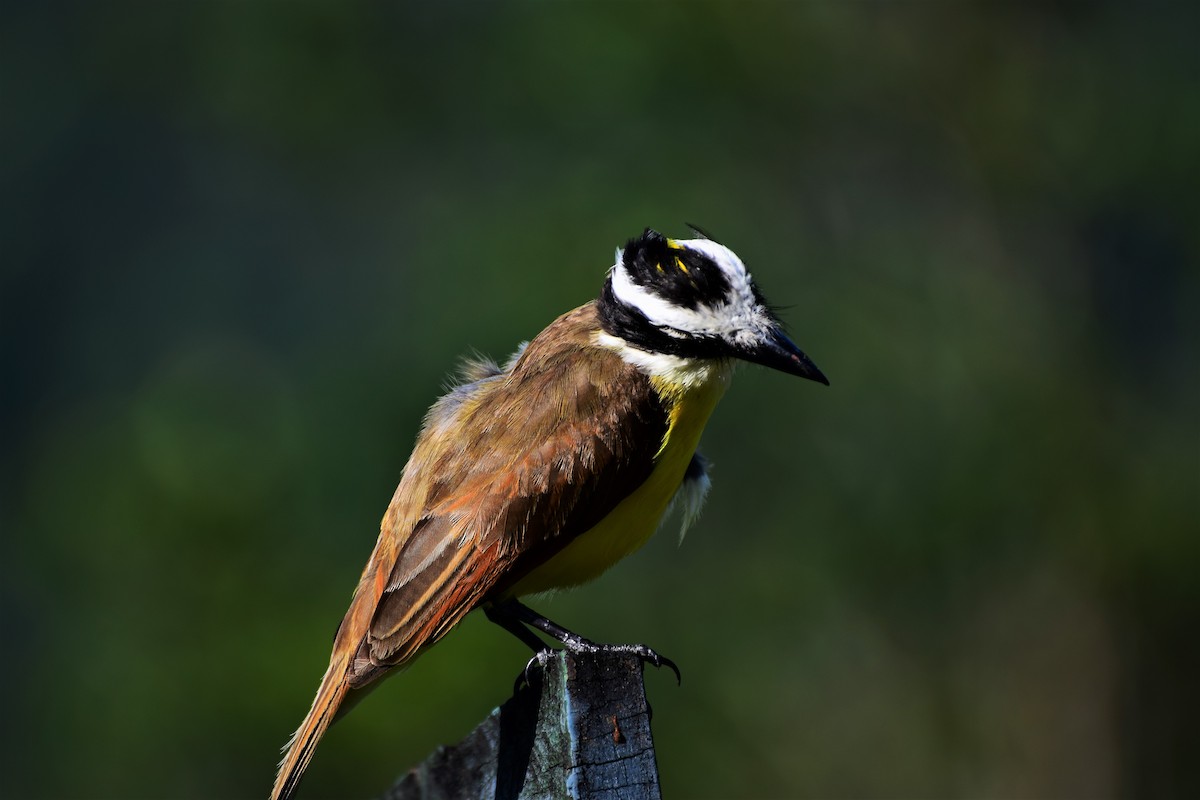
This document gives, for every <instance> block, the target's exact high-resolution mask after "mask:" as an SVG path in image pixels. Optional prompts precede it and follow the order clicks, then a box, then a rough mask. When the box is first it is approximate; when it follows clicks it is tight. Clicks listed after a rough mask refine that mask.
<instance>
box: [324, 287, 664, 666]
mask: <svg viewBox="0 0 1200 800" xmlns="http://www.w3.org/2000/svg"><path fill="white" fill-rule="evenodd" d="M597 327H598V326H597V325H596V322H595V309H594V307H593V306H591V305H590V304H589V305H587V306H583V307H582V308H580V309H576V310H575V311H573V312H571V313H570V314H567V315H564V316H563V317H561V318H560V319H559V320H557V321H556V322H555V323H554V324H552V325H551V326H550V327H549V328H547V329H546V330H545V331H544V332H543V333H542V334H541V335H540V336H538V337H537V338H536V339H534V340H533V341H532V342H531V343H530V344H529V346H528V347H527V348H526V350H525V352H524V354H523V355H522V357H521V359H520V361H519V362H518V363H517V364H516V365H515V366H514V368H513V369H512V371H511V373H509V374H507V375H504V376H499V377H496V378H491V379H488V380H485V381H482V382H480V383H479V384H477V385H476V386H475V387H473V388H472V389H470V390H459V392H460V395H459V396H454V395H451V396H450V398H448V400H447V403H448V404H449V405H447V406H445V407H443V408H440V409H439V408H438V407H435V409H434V412H433V415H432V416H431V419H430V421H429V423H428V424H427V426H426V430H425V431H424V432H423V433H422V435H421V438H420V439H419V441H418V443H417V446H416V448H415V449H414V451H413V456H412V458H411V460H410V462H409V465H408V466H407V467H406V468H405V477H404V479H403V481H402V482H401V485H400V487H399V488H398V489H397V492H396V496H395V498H393V501H392V505H391V506H390V507H389V509H388V514H387V515H386V516H385V518H384V526H383V531H382V532H381V535H380V540H379V543H378V544H377V545H376V550H375V553H374V554H373V555H372V558H371V562H369V563H368V566H367V571H366V572H364V575H363V582H362V583H361V584H360V586H359V592H358V594H362V593H363V592H364V590H366V591H367V592H368V593H369V594H371V595H374V596H375V597H377V598H378V602H377V603H375V604H373V605H374V608H373V612H372V613H371V615H370V619H369V623H368V624H367V625H365V626H364V627H365V628H366V630H365V636H363V638H362V639H361V641H360V644H359V647H358V651H357V653H356V656H355V659H354V665H353V668H352V678H351V681H352V684H353V685H354V686H362V685H364V684H366V683H369V682H370V681H371V680H373V679H375V678H376V677H378V676H379V675H380V674H382V672H384V671H386V670H387V669H389V668H390V667H392V666H396V665H398V664H401V663H404V662H405V661H407V660H409V659H411V658H412V657H413V656H415V655H416V654H417V653H418V652H419V651H420V650H421V649H422V648H424V647H426V646H428V645H430V644H432V643H433V642H435V641H437V640H438V639H439V638H440V637H441V636H443V635H444V634H445V633H446V632H447V631H449V629H450V628H451V627H452V626H453V625H454V624H456V623H457V622H458V621H459V620H460V619H462V617H463V616H464V615H465V614H466V613H467V612H468V611H470V610H471V609H473V608H475V607H476V606H478V605H479V604H480V603H481V602H483V601H485V600H486V599H487V598H488V597H489V595H492V594H494V593H495V592H497V591H500V590H502V589H503V588H505V587H506V586H509V585H511V584H512V583H515V582H516V580H518V579H519V578H520V577H521V576H522V575H524V574H525V573H526V572H528V571H529V570H530V569H532V568H533V567H535V566H536V565H538V564H540V563H542V562H544V561H545V560H546V559H548V558H549V557H550V556H551V555H553V554H554V553H556V552H558V550H560V549H562V548H563V547H565V546H566V545H567V544H568V543H569V542H570V541H571V540H572V539H573V538H574V537H575V536H577V535H578V534H580V533H583V532H584V531H586V530H588V529H589V528H591V527H592V526H593V525H594V524H595V523H596V522H598V521H599V520H600V519H601V518H602V517H603V516H604V515H605V514H606V513H607V512H608V511H609V510H610V509H611V508H612V507H613V506H615V505H616V504H617V503H618V502H620V500H622V499H623V498H624V497H626V496H627V495H628V494H629V493H630V492H632V491H633V490H634V489H635V488H637V486H639V485H640V484H641V483H642V482H643V481H644V480H645V479H646V477H647V476H648V475H649V474H650V472H651V470H652V469H653V466H654V456H655V454H656V453H657V452H658V449H659V447H660V445H661V443H662V439H663V435H664V434H665V432H666V429H667V423H668V420H667V412H666V409H665V408H664V406H663V404H662V403H661V401H660V400H659V399H658V396H657V394H656V393H655V392H654V391H653V390H652V388H651V386H650V382H649V380H647V379H646V378H645V376H643V375H642V374H641V373H640V372H638V371H637V370H635V369H633V368H631V367H629V366H628V365H626V364H625V363H624V362H622V361H621V359H620V358H619V357H617V356H616V355H615V354H613V353H611V352H609V351H607V350H604V349H602V348H599V347H596V346H594V345H593V344H592V343H591V342H590V336H591V332H592V331H594V330H596V329H597ZM414 520H415V521H414ZM355 599H356V602H355V603H354V604H353V605H352V606H351V611H350V613H349V614H347V619H346V621H345V622H343V628H344V629H345V628H346V627H347V624H348V623H349V627H350V628H358V629H359V630H362V629H363V628H359V626H358V625H356V624H354V623H353V622H352V621H351V618H352V617H355V616H356V614H355V610H356V609H355V606H359V607H360V608H361V607H362V606H363V605H365V604H363V603H360V602H358V601H359V600H360V598H359V597H358V596H357V595H356V598H355ZM364 599H365V598H364ZM365 611H366V609H365V608H362V612H365ZM357 616H358V619H359V620H360V621H361V622H367V620H366V619H365V613H361V612H360V614H359V615H357ZM344 632H345V633H349V632H350V631H344ZM360 635H361V634H360Z"/></svg>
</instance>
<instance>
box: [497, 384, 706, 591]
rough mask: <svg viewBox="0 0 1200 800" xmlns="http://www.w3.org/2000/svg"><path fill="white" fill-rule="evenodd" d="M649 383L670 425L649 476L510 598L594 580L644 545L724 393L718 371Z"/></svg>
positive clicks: (541, 567)
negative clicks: (680, 380)
mask: <svg viewBox="0 0 1200 800" xmlns="http://www.w3.org/2000/svg"><path fill="white" fill-rule="evenodd" d="M651 380H652V381H653V382H654V386H655V389H656V390H657V391H658V392H659V393H660V394H661V395H662V396H663V398H664V399H665V400H666V401H667V403H668V407H669V409H670V412H669V420H670V421H669V424H668V425H667V432H666V434H665V435H664V436H663V441H662V446H661V447H660V449H659V451H658V454H657V455H656V456H655V459H654V469H653V471H652V472H651V473H650V476H649V477H648V478H646V481H645V482H644V483H643V484H642V485H641V486H639V487H638V488H637V489H635V490H634V491H633V492H632V493H631V494H630V495H629V496H627V497H626V498H625V499H624V500H622V501H621V502H620V503H618V504H617V505H616V506H615V507H614V508H613V510H612V511H611V512H609V514H608V515H606V516H605V517H604V519H602V520H600V522H599V523H598V524H596V525H595V526H594V527H592V528H591V529H589V530H587V531H586V532H584V533H582V534H580V535H579V536H578V537H576V538H575V540H574V541H572V542H571V543H570V544H569V545H567V546H566V547H565V548H563V549H562V550H561V551H559V552H558V553H557V554H556V555H555V556H554V557H552V558H551V559H550V560H548V561H547V562H546V563H544V564H542V565H541V566H539V567H537V568H535V569H534V570H533V571H531V572H530V573H529V574H528V575H526V576H525V577H524V578H522V579H521V581H520V582H519V583H517V584H516V585H515V586H514V587H513V588H512V592H511V593H512V594H513V595H516V596H520V595H526V594H534V593H536V592H544V591H548V590H551V589H562V588H566V587H568V586H576V585H578V584H581V583H586V582H587V581H590V580H593V579H595V578H598V577H599V576H600V575H601V574H602V573H604V571H605V570H607V569H608V568H609V567H611V566H612V565H613V564H615V563H617V562H618V561H620V560H621V559H622V558H624V557H625V556H627V555H629V554H630V553H632V552H634V551H635V550H637V549H638V548H640V547H641V546H642V545H644V544H645V543H646V541H647V540H648V539H649V538H650V536H651V535H652V534H653V533H654V531H655V530H656V529H657V528H658V524H659V522H660V521H661V519H662V515H663V512H664V511H666V508H667V505H668V504H669V503H670V502H671V498H672V497H674V496H675V492H676V490H677V489H678V488H679V484H680V483H681V482H682V481H683V474H684V472H685V471H686V470H687V466H688V463H689V462H690V461H691V459H692V456H693V455H694V454H695V452H696V446H697V445H698V444H699V442H700V434H701V432H702V431H703V430H704V426H705V424H706V423H707V422H708V418H709V416H710V415H711V414H712V411H713V409H714V408H715V407H716V405H717V401H718V400H720V399H721V396H722V395H723V394H724V393H725V389H726V387H727V386H728V384H729V376H728V372H727V371H726V370H724V369H721V370H715V371H714V375H713V377H712V379H711V380H705V381H699V382H692V383H690V384H687V385H684V384H674V383H671V382H670V381H669V380H668V379H666V378H661V377H655V378H652V379H651Z"/></svg>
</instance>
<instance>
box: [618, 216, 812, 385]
mask: <svg viewBox="0 0 1200 800" xmlns="http://www.w3.org/2000/svg"><path fill="white" fill-rule="evenodd" d="M693 230H694V231H695V232H696V234H697V235H698V237H699V238H696V239H668V238H667V237H666V236H663V235H662V234H661V233H659V232H657V231H655V230H651V229H650V228H647V229H646V230H645V232H644V233H642V235H641V236H639V237H637V238H635V239H630V240H629V241H628V242H626V244H625V247H623V248H621V249H619V250H617V263H616V264H614V265H613V267H612V269H611V270H610V271H609V274H608V280H607V281H606V282H605V284H604V291H603V292H602V293H601V296H600V300H599V303H598V308H599V311H600V319H601V323H602V324H603V326H604V328H605V330H606V331H607V332H608V333H610V334H612V335H613V336H617V337H620V338H621V339H623V340H624V341H625V342H628V343H629V344H630V345H632V346H633V347H636V348H638V349H641V350H645V351H647V352H650V353H662V354H665V355H673V356H679V357H681V358H709V359H712V358H739V359H742V360H744V361H751V362H754V363H756V364H763V365H765V366H768V367H771V368H773V369H777V370H781V371H783V372H787V373H790V374H792V375H799V376H800V377H802V378H808V379H809V380H814V381H818V382H819V383H824V384H826V385H828V383H829V381H828V380H826V378H825V376H824V375H822V374H821V371H820V370H819V369H817V366H816V365H815V364H813V362H812V361H811V360H810V359H809V358H808V356H806V355H805V354H804V353H803V352H801V350H800V348H798V347H796V345H795V344H793V343H792V340H791V339H789V338H788V337H787V334H785V333H784V331H783V325H782V323H781V322H780V321H779V318H778V317H777V316H776V315H775V312H774V311H772V310H771V308H770V306H769V305H768V304H767V302H766V300H765V299H764V298H763V296H762V293H761V292H760V291H759V290H758V287H757V286H756V285H755V284H754V279H753V278H751V277H750V273H749V272H747V271H746V265H745V264H743V263H742V260H741V259H740V258H738V257H737V255H736V254H735V253H734V252H733V251H732V250H730V249H729V248H728V247H725V246H724V245H721V244H718V243H717V242H715V241H713V240H712V239H710V238H708V237H707V236H706V235H705V234H703V233H702V232H701V231H700V230H699V229H696V228H693Z"/></svg>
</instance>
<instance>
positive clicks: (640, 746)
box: [378, 651, 662, 800]
mask: <svg viewBox="0 0 1200 800" xmlns="http://www.w3.org/2000/svg"><path fill="white" fill-rule="evenodd" d="M543 674H544V675H545V678H544V679H543V680H542V681H539V685H538V686H537V687H534V688H531V687H525V688H523V689H522V690H521V691H519V692H517V693H516V694H515V695H514V696H513V697H512V698H511V699H510V700H509V701H508V702H506V703H505V704H504V705H502V706H501V707H500V708H498V709H496V710H495V711H494V712H492V714H491V716H490V717H488V718H487V719H486V720H485V721H484V722H483V723H482V724H481V725H480V726H479V727H478V728H476V729H475V730H474V731H473V732H472V733H471V734H470V735H468V736H467V737H466V738H465V739H463V740H462V741H461V742H459V743H458V744H456V745H452V746H449V747H440V748H438V749H437V750H436V751H434V753H433V754H432V755H430V756H429V758H428V759H426V760H425V761H424V762H423V763H422V764H420V765H419V766H417V767H415V768H414V769H413V770H411V771H410V772H409V773H408V774H407V775H405V776H404V777H403V778H401V779H400V780H398V781H397V782H396V783H395V784H394V785H393V786H392V787H391V789H389V790H388V791H387V792H386V793H384V794H383V795H381V796H380V797H379V798H378V800H561V799H562V798H573V799H574V800H659V799H660V798H661V796H662V795H661V793H660V790H659V784H658V765H657V763H656V762H655V756H654V740H653V737H652V735H651V731H650V711H649V706H648V704H647V702H646V691H645V685H644V684H643V682H642V662H641V661H640V660H639V659H638V658H636V657H634V656H629V655H625V654H617V653H603V652H602V653H594V654H580V655H574V654H571V653H565V652H561V651H560V652H559V653H557V654H555V655H554V656H553V658H552V659H551V661H550V662H549V663H548V664H547V665H546V667H545V668H544V673H543Z"/></svg>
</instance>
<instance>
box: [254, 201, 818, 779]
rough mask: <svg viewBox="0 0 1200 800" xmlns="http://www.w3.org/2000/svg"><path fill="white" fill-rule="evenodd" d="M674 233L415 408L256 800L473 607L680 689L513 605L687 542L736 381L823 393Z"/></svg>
mask: <svg viewBox="0 0 1200 800" xmlns="http://www.w3.org/2000/svg"><path fill="white" fill-rule="evenodd" d="M688 227H689V229H690V230H691V232H692V236H693V238H688V239H673V238H669V237H667V236H665V235H663V234H661V233H659V232H657V231H655V230H653V229H651V228H646V229H645V230H644V231H643V232H642V234H641V235H640V236H636V237H633V238H631V239H629V240H628V241H627V242H626V243H625V245H624V246H623V247H619V248H618V249H617V252H616V260H615V263H614V264H613V265H612V267H611V268H610V269H609V271H608V274H607V277H606V278H605V281H604V284H603V287H602V289H601V291H600V294H599V296H598V297H597V298H596V299H595V300H592V301H590V302H588V303H585V304H584V305H582V306H579V307H578V308H576V309H574V310H572V311H568V312H567V313H565V314H563V315H562V316H560V317H558V319H556V320H554V321H553V322H552V323H550V325H549V326H548V327H546V328H545V329H544V330H543V331H542V332H541V333H539V334H538V335H537V336H535V337H534V338H533V339H531V340H530V341H529V342H527V343H524V344H522V345H521V346H520V347H519V348H518V350H517V351H516V353H514V354H513V356H512V357H511V358H510V359H509V360H508V361H507V362H506V363H505V364H503V365H499V364H497V363H495V362H492V361H489V360H487V359H482V358H479V359H475V360H473V361H469V362H467V364H466V366H465V368H464V370H463V375H462V382H461V383H460V384H459V385H457V386H455V387H453V388H451V389H450V390H449V392H448V393H447V394H446V395H445V396H443V397H441V398H440V399H439V400H437V401H436V402H435V403H434V404H433V406H432V407H431V408H430V410H429V412H428V414H427V415H426V417H425V420H424V423H423V426H422V429H421V432H420V434H419V435H418V437H417V440H416V444H415V445H414V448H413V451H412V455H411V456H410V458H409V460H408V463H407V465H406V466H405V467H404V470H403V473H402V476H401V479H400V484H399V486H398V487H397V489H396V491H395V494H394V495H393V497H392V500H391V503H390V504H389V505H388V507H387V511H386V512H385V514H384V516H383V520H382V522H381V524H380V532H379V538H378V540H377V542H376V544H375V548H374V550H373V551H372V553H371V556H370V558H369V559H368V560H367V563H366V566H365V567H364V569H363V572H362V576H361V578H360V579H359V581H358V585H357V588H356V589H355V591H354V595H353V598H352V600H351V602H350V607H349V610H347V612H346V614H345V617H344V618H343V620H342V622H341V625H340V626H339V627H338V630H337V634H336V636H335V638H334V644H333V652H332V654H331V656H330V660H329V666H328V669H327V670H326V671H325V674H324V676H323V677H322V679H321V683H320V686H319V688H318V690H317V693H316V697H315V698H314V700H313V703H312V707H311V709H310V710H309V712H308V714H307V715H306V716H305V718H304V720H303V722H302V723H301V725H300V727H299V728H298V729H297V730H296V732H295V734H293V736H292V737H291V739H290V740H289V741H288V743H287V745H285V747H284V755H283V760H282V761H281V762H280V764H279V769H278V772H277V775H276V780H275V784H274V787H273V790H272V793H271V798H272V800H287V798H290V797H292V795H293V794H294V793H295V791H296V789H297V786H298V784H299V781H300V778H301V776H302V775H303V774H304V771H305V770H306V768H307V767H308V765H309V762H310V760H311V759H312V756H313V752H314V750H315V748H316V746H317V743H318V742H319V741H320V739H321V737H322V736H323V735H324V733H325V731H326V729H327V728H328V727H329V725H330V724H331V723H332V722H333V721H334V719H335V718H337V717H338V716H340V714H339V712H344V711H345V710H347V709H348V708H350V707H351V706H352V705H353V704H354V702H356V701H357V699H359V698H361V696H362V695H363V694H364V693H365V692H366V691H367V690H368V689H370V688H372V687H373V685H375V684H376V682H377V681H378V680H379V679H380V678H382V677H383V676H385V675H387V674H389V673H393V672H395V671H397V670H398V669H400V668H401V667H403V666H405V665H406V664H409V663H411V662H412V661H413V660H414V659H415V658H417V657H418V656H419V655H420V654H421V653H423V652H424V651H425V650H427V649H428V648H429V647H431V646H432V645H433V644H434V643H436V642H437V641H438V640H440V639H441V638H442V637H443V636H445V635H446V634H447V633H448V632H449V631H450V630H451V629H452V628H453V627H454V626H455V625H456V624H457V623H458V622H459V621H460V620H462V619H463V617H464V616H465V615H466V614H467V613H469V612H470V611H472V610H474V609H477V608H481V609H483V611H484V613H485V615H486V616H487V617H488V618H489V619H490V620H492V621H493V622H496V623H497V624H499V625H501V626H502V627H504V628H505V629H507V630H509V631H510V632H512V633H513V634H515V635H516V636H517V637H518V638H520V639H521V640H522V641H523V642H525V643H526V644H527V645H529V646H530V647H531V648H532V649H533V650H534V652H535V654H538V653H541V654H544V653H546V652H548V651H547V645H546V643H545V642H544V641H543V640H542V639H541V638H539V637H538V636H537V635H536V634H535V633H533V631H534V630H537V631H540V632H541V633H543V634H546V635H548V636H550V637H551V638H553V639H556V640H557V641H558V642H559V643H561V644H562V645H563V646H564V647H565V648H567V649H568V650H575V651H583V650H589V649H590V650H596V649H623V650H624V651H625V652H632V653H635V654H637V655H638V656H640V657H641V658H643V659H644V660H646V661H649V662H651V663H654V664H655V665H662V664H666V665H668V666H670V667H671V668H672V669H675V671H676V675H678V669H677V668H676V667H675V665H674V663H673V662H671V661H670V660H669V659H666V658H664V657H661V656H659V654H658V653H656V652H655V651H654V650H652V649H650V648H649V647H646V646H645V645H597V644H595V643H594V642H591V641H590V640H587V639H584V638H583V637H581V636H579V635H577V634H575V633H573V632H571V631H569V630H568V629H566V628H563V627H562V626H560V625H558V624H557V623H554V622H552V621H551V620H549V619H547V618H545V617H543V616H541V615H540V614H538V613H537V612H535V611H533V610H532V609H530V608H529V607H528V606H526V605H524V604H523V603H522V602H521V601H520V598H522V597H525V596H527V595H533V594H538V593H543V592H547V591H550V590H557V589H563V588H568V587H573V586H578V585H580V584H583V583H587V582H588V581H591V580H593V579H595V578H597V577H598V576H599V575H601V574H602V573H603V572H605V571H606V570H607V569H608V568H609V567H611V566H612V565H613V564H615V563H616V562H618V561H620V560H621V559H622V558H624V557H625V556H627V555H629V554H631V553H633V552H634V551H636V550H637V549H638V548H640V547H641V546H642V545H643V544H645V542H646V541H647V540H648V539H649V538H650V537H651V535H652V534H653V533H654V532H655V530H656V529H657V528H658V527H659V523H660V521H661V520H662V519H663V518H664V516H665V514H666V512H667V511H668V510H669V508H670V507H671V506H672V505H680V506H682V510H683V516H684V527H685V529H686V526H687V524H689V523H690V521H691V520H692V519H694V518H695V515H696V514H697V513H698V511H699V507H700V505H701V504H702V503H703V501H704V497H705V495H706V494H707V491H708V486H709V483H710V481H709V478H708V474H707V462H706V461H705V460H704V458H703V456H701V455H700V454H699V453H698V452H697V445H698V443H699V439H700V434H701V431H702V430H703V429H704V427H705V424H706V423H707V421H708V419H709V415H710V414H711V413H712V411H713V409H714V408H715V406H716V405H717V402H718V400H720V398H721V396H722V395H723V394H724V393H725V390H726V388H727V387H728V385H729V383H730V379H731V377H732V373H733V367H734V364H735V363H736V362H738V361H746V362H751V363H755V364H760V365H764V366H767V367H770V368H773V369H776V370H780V371H782V372H785V373H788V374H791V375H795V376H799V377H802V378H807V379H810V380H813V381H817V382H819V383H822V384H826V385H828V383H829V381H828V380H827V379H826V378H825V376H824V375H823V374H822V373H821V371H820V370H819V369H818V368H817V367H816V365H815V364H814V363H813V362H812V360H811V359H810V358H809V357H808V356H807V355H805V353H804V352H803V351H801V350H800V348H798V347H797V346H796V345H795V344H794V343H793V342H792V340H791V339H790V338H788V336H787V334H786V333H785V331H784V327H783V324H782V322H781V321H780V317H779V315H778V312H777V310H776V309H775V308H774V307H772V306H771V305H770V304H769V303H768V302H767V301H766V299H765V298H764V297H763V295H762V292H761V291H760V290H759V288H758V285H757V284H756V283H755V281H754V280H753V278H752V277H751V276H750V273H749V272H748V271H747V269H746V266H745V264H744V263H743V262H742V260H741V259H740V258H739V257H738V256H737V255H736V254H735V253H734V252H733V251H732V250H731V249H729V248H728V247H726V246H724V245H722V244H720V243H718V242H717V241H716V240H715V239H713V238H712V237H711V236H709V235H708V234H707V233H705V232H704V231H703V230H701V229H700V228H697V227H696V226H692V225H689V226H688ZM535 658H536V656H535ZM532 663H533V661H532V660H531V662H530V664H532ZM527 669H528V665H527Z"/></svg>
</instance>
